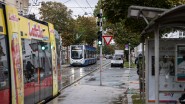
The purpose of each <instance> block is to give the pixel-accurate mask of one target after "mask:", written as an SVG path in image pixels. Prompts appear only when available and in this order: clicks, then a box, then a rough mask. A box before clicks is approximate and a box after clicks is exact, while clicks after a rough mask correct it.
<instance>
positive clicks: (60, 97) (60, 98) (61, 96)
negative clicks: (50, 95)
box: [58, 95, 66, 102]
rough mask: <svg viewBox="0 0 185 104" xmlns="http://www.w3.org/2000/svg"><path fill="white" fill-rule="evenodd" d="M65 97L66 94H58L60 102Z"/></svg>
mask: <svg viewBox="0 0 185 104" xmlns="http://www.w3.org/2000/svg"><path fill="white" fill-rule="evenodd" d="M65 97H66V96H65V95H60V96H58V101H59V102H60V101H62V100H64V99H65Z"/></svg>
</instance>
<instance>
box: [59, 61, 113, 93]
mask: <svg viewBox="0 0 185 104" xmlns="http://www.w3.org/2000/svg"><path fill="white" fill-rule="evenodd" d="M109 64H110V62H107V63H103V65H102V69H104V67H106V66H107V65H109ZM79 69H80V68H79ZM79 69H78V70H79ZM88 69H93V70H91V71H90V72H88V73H85V75H83V76H80V77H79V78H77V79H75V80H74V81H73V82H70V83H69V84H67V85H65V86H64V87H62V88H61V89H60V90H59V92H61V91H63V90H64V89H66V88H68V87H70V86H72V85H73V84H75V83H77V82H79V81H80V80H81V79H83V78H84V77H86V76H88V75H91V74H92V73H94V72H96V71H98V70H100V67H99V65H98V66H96V67H94V66H92V67H91V66H90V67H88ZM76 73H77V72H76ZM76 73H73V74H70V75H68V76H67V77H71V76H73V75H74V74H76ZM63 83H65V82H63Z"/></svg>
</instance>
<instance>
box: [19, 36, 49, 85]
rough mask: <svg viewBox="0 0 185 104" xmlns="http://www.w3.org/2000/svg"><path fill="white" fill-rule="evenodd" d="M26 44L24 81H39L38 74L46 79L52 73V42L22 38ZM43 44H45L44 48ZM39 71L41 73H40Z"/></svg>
mask: <svg viewBox="0 0 185 104" xmlns="http://www.w3.org/2000/svg"><path fill="white" fill-rule="evenodd" d="M22 41H25V42H22V44H23V43H24V45H25V51H26V52H25V53H26V54H25V55H23V60H24V63H23V68H24V82H25V83H28V82H32V81H37V79H38V76H40V79H41V80H42V79H44V78H45V77H46V76H49V75H51V74H52V72H51V49H50V48H46V47H50V44H48V43H45V42H41V41H39V40H34V39H32V40H29V39H22ZM42 46H45V49H44V50H43V48H42ZM38 73H39V74H40V75H38Z"/></svg>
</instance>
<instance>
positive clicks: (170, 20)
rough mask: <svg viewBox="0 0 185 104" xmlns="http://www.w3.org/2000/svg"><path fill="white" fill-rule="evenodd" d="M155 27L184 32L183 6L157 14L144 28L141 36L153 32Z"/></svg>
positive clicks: (184, 9) (184, 11)
mask: <svg viewBox="0 0 185 104" xmlns="http://www.w3.org/2000/svg"><path fill="white" fill-rule="evenodd" d="M156 26H159V29H162V28H167V27H169V28H177V29H180V30H185V5H180V6H177V7H174V8H172V9H169V10H167V11H165V12H164V13H162V14H159V15H158V16H157V17H156V18H155V19H153V20H152V21H151V22H150V23H149V24H148V25H147V26H146V28H145V29H144V30H143V31H142V33H141V35H145V34H146V33H148V32H151V31H154V29H155V27H156Z"/></svg>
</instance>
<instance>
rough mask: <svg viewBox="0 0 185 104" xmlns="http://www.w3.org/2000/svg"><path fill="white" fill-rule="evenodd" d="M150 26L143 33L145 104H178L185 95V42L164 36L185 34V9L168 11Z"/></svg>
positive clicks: (179, 8)
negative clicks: (184, 94)
mask: <svg viewBox="0 0 185 104" xmlns="http://www.w3.org/2000/svg"><path fill="white" fill-rule="evenodd" d="M144 19H145V18H144ZM145 21H146V20H145ZM146 23H147V22H146ZM147 24H148V25H147V27H146V28H145V29H144V30H143V31H142V33H141V37H143V39H144V42H143V43H145V51H144V52H143V53H144V56H145V60H144V63H145V65H144V70H145V71H144V74H145V102H146V104H176V103H177V101H178V99H179V98H180V97H181V95H182V94H183V93H185V91H184V90H185V62H184V61H185V38H164V34H168V33H178V32H182V34H185V5H180V6H176V7H174V8H172V9H169V10H165V11H164V12H163V13H159V14H158V15H157V17H155V18H154V19H152V20H151V21H150V22H148V23H147ZM143 46H144V45H143Z"/></svg>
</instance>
